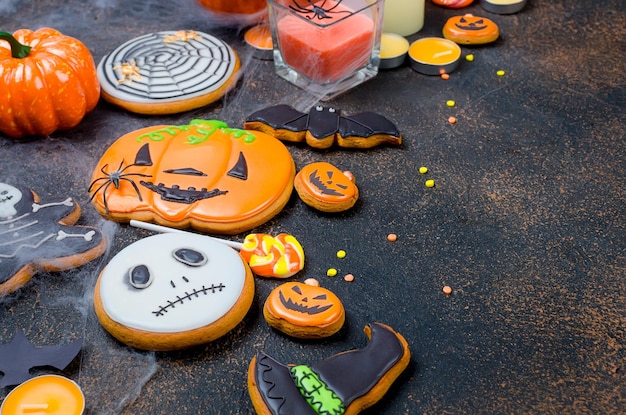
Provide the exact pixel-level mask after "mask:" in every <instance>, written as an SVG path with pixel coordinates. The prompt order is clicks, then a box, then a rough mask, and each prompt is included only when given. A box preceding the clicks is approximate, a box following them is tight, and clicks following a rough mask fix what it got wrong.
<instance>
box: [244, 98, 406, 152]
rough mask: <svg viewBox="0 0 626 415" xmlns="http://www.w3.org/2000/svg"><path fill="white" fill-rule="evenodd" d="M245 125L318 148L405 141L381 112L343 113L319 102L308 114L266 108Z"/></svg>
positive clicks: (394, 143)
mask: <svg viewBox="0 0 626 415" xmlns="http://www.w3.org/2000/svg"><path fill="white" fill-rule="evenodd" d="M244 127H245V128H246V129H249V130H259V131H263V132H265V133H268V134H271V135H274V136H275V137H276V138H278V139H279V140H283V141H289V142H306V143H307V144H308V145H309V146H311V147H314V148H318V149H326V148H329V147H331V146H332V145H333V144H336V145H338V146H339V147H345V148H371V147H375V146H378V145H381V144H390V145H400V144H402V136H401V134H400V132H399V131H398V129H397V128H396V126H395V125H394V124H393V123H392V122H391V121H389V120H388V119H387V118H385V117H383V116H382V115H380V114H376V113H374V112H362V113H359V114H355V115H351V116H343V115H341V110H339V109H336V108H330V107H322V106H319V105H318V106H315V107H313V108H311V110H310V111H309V112H308V113H304V112H300V111H298V110H296V109H295V108H293V107H290V106H289V105H276V106H273V107H268V108H264V109H262V110H259V111H257V112H254V113H252V114H250V115H249V116H248V117H247V118H246V121H245V124H244Z"/></svg>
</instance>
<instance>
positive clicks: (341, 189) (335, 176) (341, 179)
mask: <svg viewBox="0 0 626 415" xmlns="http://www.w3.org/2000/svg"><path fill="white" fill-rule="evenodd" d="M294 185H295V188H296V192H297V193H298V196H300V199H302V201H303V202H304V203H306V204H307V205H309V206H311V207H313V208H315V209H317V210H320V211H322V212H342V211H344V210H348V209H350V208H351V207H352V206H354V204H355V203H356V201H357V199H358V198H359V189H358V187H357V186H356V184H355V183H354V176H353V175H352V174H349V173H348V172H342V171H341V170H339V169H338V168H337V167H335V166H333V165H332V164H330V163H327V162H325V161H320V162H316V163H311V164H308V165H306V166H304V167H303V168H302V169H301V170H300V171H299V172H298V174H297V175H296V179H295V182H294Z"/></svg>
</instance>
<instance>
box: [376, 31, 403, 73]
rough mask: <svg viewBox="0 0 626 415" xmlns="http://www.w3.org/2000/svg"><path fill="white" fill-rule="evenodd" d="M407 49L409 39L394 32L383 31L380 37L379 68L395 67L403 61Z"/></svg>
mask: <svg viewBox="0 0 626 415" xmlns="http://www.w3.org/2000/svg"><path fill="white" fill-rule="evenodd" d="M408 51H409V41H408V40H406V39H405V38H404V37H403V36H400V35H396V34H395V33H383V34H382V35H381V37H380V68H381V69H391V68H397V67H398V66H400V65H402V63H404V60H405V59H406V54H407V52H408Z"/></svg>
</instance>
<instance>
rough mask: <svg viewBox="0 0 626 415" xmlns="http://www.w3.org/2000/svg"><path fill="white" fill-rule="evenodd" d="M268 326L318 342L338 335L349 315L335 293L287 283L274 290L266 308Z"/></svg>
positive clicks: (310, 286)
mask: <svg viewBox="0 0 626 415" xmlns="http://www.w3.org/2000/svg"><path fill="white" fill-rule="evenodd" d="M263 316H264V317H265V320H266V321H267V323H268V324H269V325H270V326H272V327H274V328H275V329H276V330H280V331H282V332H283V333H285V334H288V335H290V336H293V337H298V338H302V339H316V338H322V337H328V336H330V335H332V334H335V333H336V332H337V331H338V330H339V329H340V328H341V327H342V326H343V323H344V322H345V319H346V314H345V311H344V308H343V304H342V303H341V300H340V299H339V297H337V296H336V295H335V294H334V293H333V292H332V291H330V290H327V289H326V288H322V287H319V286H315V285H309V284H303V283H301V282H286V283H284V284H281V285H279V286H278V287H276V288H274V290H272V292H271V293H270V295H269V296H268V297H267V300H266V301H265V305H264V306H263Z"/></svg>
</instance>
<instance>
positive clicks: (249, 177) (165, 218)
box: [89, 120, 295, 234]
mask: <svg viewBox="0 0 626 415" xmlns="http://www.w3.org/2000/svg"><path fill="white" fill-rule="evenodd" d="M294 176H295V164H294V161H293V158H292V157H291V154H290V153H289V151H288V150H287V148H286V147H285V146H284V144H283V143H282V142H281V141H279V140H278V139H276V138H274V137H272V136H270V135H267V134H264V133H260V132H258V131H246V130H239V129H234V128H228V125H227V124H226V123H224V122H222V121H217V120H211V121H205V120H194V121H192V122H191V123H190V124H189V125H182V126H171V125H170V126H167V125H166V126H156V127H148V128H143V129H140V130H137V131H133V132H131V133H129V134H126V135H124V136H122V137H121V138H119V139H118V140H117V141H116V142H114V143H113V144H112V145H111V146H110V147H109V148H108V149H107V150H106V152H105V153H104V155H103V156H102V158H101V159H100V161H99V162H98V165H97V167H96V168H95V171H94V173H93V176H92V182H91V185H90V187H89V192H90V193H91V198H92V201H93V203H94V205H95V207H96V209H97V210H98V211H99V212H100V213H101V214H102V215H104V216H105V217H107V218H109V219H112V220H116V221H120V222H127V221H129V220H131V219H136V220H142V221H154V222H157V223H159V224H161V225H165V226H170V227H176V228H184V227H189V226H191V227H194V228H196V229H198V230H202V231H208V232H214V233H227V234H235V233H239V232H243V231H246V230H249V229H251V228H254V227H256V226H258V225H260V224H262V223H264V222H266V221H267V220H269V219H270V218H272V217H273V216H275V215H276V214H277V213H278V212H279V211H280V210H281V209H282V208H283V207H284V205H285V204H286V203H287V201H288V199H289V196H290V195H291V191H292V189H293V179H294Z"/></svg>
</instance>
